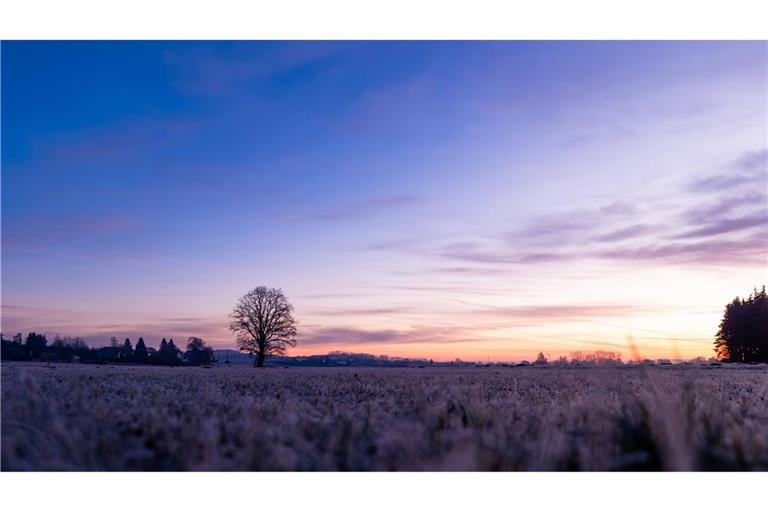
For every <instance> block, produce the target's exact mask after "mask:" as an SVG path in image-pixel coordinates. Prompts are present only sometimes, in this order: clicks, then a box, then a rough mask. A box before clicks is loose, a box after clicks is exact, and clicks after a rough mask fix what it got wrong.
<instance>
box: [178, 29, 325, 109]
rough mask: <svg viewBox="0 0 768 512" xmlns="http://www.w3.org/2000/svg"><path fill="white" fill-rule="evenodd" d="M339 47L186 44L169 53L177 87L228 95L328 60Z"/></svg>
mask: <svg viewBox="0 0 768 512" xmlns="http://www.w3.org/2000/svg"><path fill="white" fill-rule="evenodd" d="M338 49H339V43H334V42H319V41H313V42H300V41H294V42H287V43H286V42H282V43H281V44H279V45H275V44H272V43H271V42H268V41H250V42H236V43H228V44H225V45H218V46H215V47H213V46H210V45H205V46H198V45H194V44H193V45H185V46H183V47H180V48H177V49H175V50H169V51H167V52H166V54H165V60H166V62H167V63H168V65H169V66H170V67H171V69H172V70H173V71H174V72H175V73H176V75H177V76H176V80H175V84H176V86H177V88H178V89H179V90H180V91H181V92H183V93H185V94H189V95H201V96H224V95H227V94H228V93H231V92H232V91H233V90H236V89H238V88H241V87H244V86H248V85H250V84H252V83H253V82H254V81H256V80H265V79H268V78H270V77H273V76H275V75H279V74H282V73H288V72H290V71H293V70H295V69H297V68H299V67H301V66H305V65H308V64H311V63H313V62H315V61H318V60H321V59H325V58H328V57H330V56H331V55H333V54H334V53H335V52H337V51H338Z"/></svg>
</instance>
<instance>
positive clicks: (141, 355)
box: [133, 337, 149, 363]
mask: <svg viewBox="0 0 768 512" xmlns="http://www.w3.org/2000/svg"><path fill="white" fill-rule="evenodd" d="M133 357H134V359H135V360H136V361H137V362H139V363H146V362H147V361H148V360H149V352H147V345H146V344H145V343H144V338H142V337H139V341H137V342H136V350H135V351H134V353H133Z"/></svg>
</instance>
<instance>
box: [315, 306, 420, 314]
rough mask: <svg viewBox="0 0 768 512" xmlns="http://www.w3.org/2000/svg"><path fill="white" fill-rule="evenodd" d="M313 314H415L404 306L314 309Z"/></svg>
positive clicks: (411, 309)
mask: <svg viewBox="0 0 768 512" xmlns="http://www.w3.org/2000/svg"><path fill="white" fill-rule="evenodd" d="M313 312H314V313H315V314H316V315H320V316H381V315H403V314H407V313H413V308H408V307H404V306H392V307H378V308H343V307H340V308H313Z"/></svg>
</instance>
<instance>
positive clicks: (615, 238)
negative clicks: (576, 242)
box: [595, 224, 653, 242]
mask: <svg viewBox="0 0 768 512" xmlns="http://www.w3.org/2000/svg"><path fill="white" fill-rule="evenodd" d="M652 229H653V228H652V227H651V226H649V225H648V224H634V225H632V226H627V227H625V228H619V229H616V230H614V231H611V232H610V233H606V234H604V235H600V236H597V237H595V240H597V241H598V242H620V241H623V240H628V239H630V238H636V237H638V236H640V235H645V234H646V233H649V232H651V230H652Z"/></svg>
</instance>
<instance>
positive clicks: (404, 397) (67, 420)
mask: <svg viewBox="0 0 768 512" xmlns="http://www.w3.org/2000/svg"><path fill="white" fill-rule="evenodd" d="M2 469H3V470H6V471H7V470H641V469H651V470H661V469H665V470H689V469H690V470H714V469H718V470H719V469H722V470H745V469H752V470H754V469H757V470H761V469H762V470H765V469H768V367H766V366H765V365H758V366H732V367H731V366H725V367H693V366H690V367H681V366H673V367H653V368H640V367H619V368H570V369H560V368H554V367H551V368H503V367H501V368H495V367H492V368H471V369H452V368H443V369H438V368H424V369H419V368H403V369H387V368H368V369H365V368H338V369H336V368H302V369H299V368H290V369H287V368H268V369H254V368H250V367H231V368H227V367H219V368H211V369H204V368H165V367H138V366H136V367H130V366H124V367H119V366H112V367H110V366H91V365H66V364H59V365H54V366H45V365H40V364H38V365H34V364H5V363H4V364H3V365H2Z"/></svg>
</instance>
